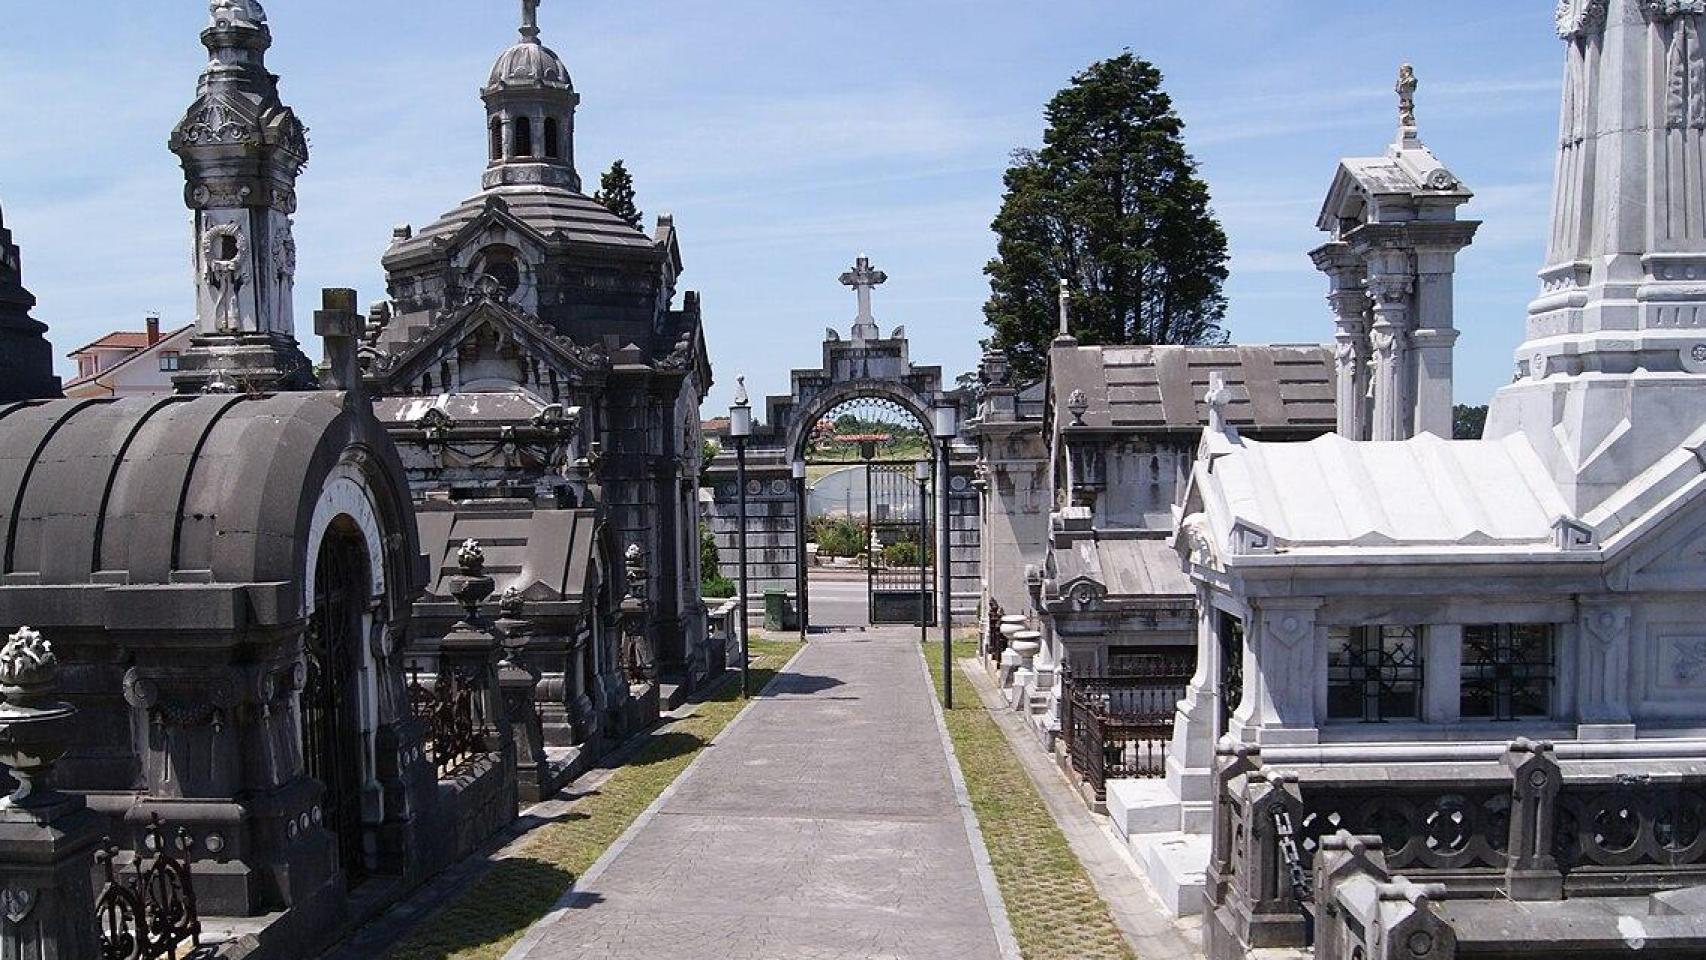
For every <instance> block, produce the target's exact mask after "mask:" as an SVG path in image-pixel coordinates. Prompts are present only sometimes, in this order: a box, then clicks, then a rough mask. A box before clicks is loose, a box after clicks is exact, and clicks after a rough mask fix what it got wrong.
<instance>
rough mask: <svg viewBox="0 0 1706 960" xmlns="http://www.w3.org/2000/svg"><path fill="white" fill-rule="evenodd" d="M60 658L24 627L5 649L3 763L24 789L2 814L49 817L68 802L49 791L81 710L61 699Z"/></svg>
mask: <svg viewBox="0 0 1706 960" xmlns="http://www.w3.org/2000/svg"><path fill="white" fill-rule="evenodd" d="M58 686H59V658H58V657H57V656H55V655H54V652H53V646H52V644H50V643H48V642H47V640H45V639H43V637H42V635H41V634H39V633H37V632H36V631H34V630H31V629H30V628H29V627H24V628H23V629H21V630H19V631H18V632H17V633H14V634H12V636H11V637H10V638H9V639H8V640H7V642H6V645H5V647H4V648H0V698H4V700H5V703H3V704H0V763H3V764H5V765H6V766H7V767H9V768H11V771H12V776H13V777H14V778H15V779H16V780H17V781H18V787H17V789H16V790H14V791H13V792H12V795H11V796H9V797H6V798H5V799H4V800H0V809H6V810H20V811H25V812H30V811H46V810H48V809H49V808H52V807H56V806H57V805H59V804H60V802H62V801H63V800H64V799H65V798H64V797H63V796H61V795H60V794H59V793H58V792H57V791H55V790H54V789H53V788H52V787H51V786H50V785H49V777H50V775H51V774H52V773H53V766H54V764H56V763H58V762H59V760H60V758H62V757H64V756H65V750H66V742H67V737H68V734H69V732H70V726H71V723H72V718H73V717H74V716H75V715H76V713H77V710H76V708H75V707H73V706H71V705H70V704H68V703H65V702H64V701H61V700H59V699H58V698H57V697H56V696H55V694H56V693H57V692H58Z"/></svg>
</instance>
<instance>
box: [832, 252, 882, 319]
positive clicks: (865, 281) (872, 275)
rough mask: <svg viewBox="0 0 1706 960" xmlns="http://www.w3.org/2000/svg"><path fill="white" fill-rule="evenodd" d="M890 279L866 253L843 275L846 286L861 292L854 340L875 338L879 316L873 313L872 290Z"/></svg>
mask: <svg viewBox="0 0 1706 960" xmlns="http://www.w3.org/2000/svg"><path fill="white" fill-rule="evenodd" d="M888 281H889V275H888V274H886V273H884V272H882V271H881V270H877V269H874V268H873V267H872V266H871V258H870V257H867V256H865V255H864V254H860V255H859V259H858V260H856V261H854V263H853V269H851V270H849V271H847V272H846V273H844V274H842V275H841V282H842V284H843V285H844V286H849V287H852V288H853V290H854V291H855V292H856V293H858V294H859V315H858V316H857V317H855V318H854V319H853V339H854V340H861V339H867V340H874V339H876V337H877V335H878V332H877V318H876V317H874V316H872V315H871V291H873V290H875V289H876V288H877V287H880V286H882V285H883V284H885V283H887V282H888Z"/></svg>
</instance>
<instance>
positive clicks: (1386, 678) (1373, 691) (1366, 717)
mask: <svg viewBox="0 0 1706 960" xmlns="http://www.w3.org/2000/svg"><path fill="white" fill-rule="evenodd" d="M1421 639H1422V632H1421V629H1420V628H1419V627H1407V626H1393V625H1384V626H1374V627H1339V628H1334V629H1332V630H1330V631H1328V643H1329V647H1328V654H1327V716H1328V718H1329V719H1332V720H1360V721H1362V722H1363V723H1384V722H1386V721H1388V720H1417V719H1420V717H1421V707H1422V643H1421Z"/></svg>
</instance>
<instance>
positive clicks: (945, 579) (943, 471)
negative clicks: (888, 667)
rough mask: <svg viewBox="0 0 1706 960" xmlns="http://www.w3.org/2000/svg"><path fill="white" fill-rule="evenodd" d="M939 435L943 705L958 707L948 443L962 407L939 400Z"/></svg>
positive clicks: (935, 423) (935, 425)
mask: <svg viewBox="0 0 1706 960" xmlns="http://www.w3.org/2000/svg"><path fill="white" fill-rule="evenodd" d="M930 419H931V424H930V425H931V427H932V431H931V432H932V433H934V434H935V435H936V569H937V570H938V571H940V576H939V578H938V580H939V582H940V587H939V588H938V590H939V592H940V594H941V599H940V602H939V604H938V609H939V610H940V611H941V613H940V616H941V618H942V705H943V707H945V708H946V709H949V710H952V709H954V652H953V646H954V644H953V633H954V623H953V619H954V618H953V606H952V604H953V592H954V590H953V584H954V570H953V564H952V562H950V560H949V558H948V523H949V514H948V444H950V443H952V442H953V440H954V436H955V435H956V434H958V433H959V432H960V424H959V419H960V411H959V408H958V407H956V406H954V405H953V404H952V403H945V402H944V403H938V404H937V405H936V409H935V410H934V411H932V415H931V418H930Z"/></svg>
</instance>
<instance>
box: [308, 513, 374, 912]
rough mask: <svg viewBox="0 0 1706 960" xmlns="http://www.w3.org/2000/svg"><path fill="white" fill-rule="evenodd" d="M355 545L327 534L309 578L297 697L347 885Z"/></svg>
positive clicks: (358, 762) (357, 755)
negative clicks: (304, 678) (302, 680)
mask: <svg viewBox="0 0 1706 960" xmlns="http://www.w3.org/2000/svg"><path fill="white" fill-rule="evenodd" d="M366 565H367V555H366V550H365V548H364V547H363V546H362V544H361V542H360V541H359V540H357V539H355V538H354V537H353V536H350V535H347V534H342V533H339V532H337V531H332V532H329V533H328V534H327V535H326V540H325V542H324V545H323V546H322V547H321V549H320V558H319V564H318V565H317V566H316V567H315V572H314V613H313V616H312V617H311V618H310V619H309V625H308V635H307V651H306V653H307V659H308V682H307V684H306V685H305V686H304V688H303V690H302V761H303V767H304V769H305V771H306V773H307V774H308V776H310V777H313V778H314V779H315V780H318V781H319V782H320V784H321V785H322V786H324V787H325V790H326V793H325V797H324V799H323V800H322V801H321V808H322V809H323V810H324V812H325V824H326V826H327V827H328V828H329V829H330V830H331V831H332V832H333V834H334V835H336V837H337V841H338V863H339V866H340V867H342V869H343V870H344V872H345V875H346V877H347V878H348V880H349V882H350V884H351V885H352V886H353V885H354V884H355V883H356V882H358V881H359V880H361V879H362V878H363V876H364V869H365V858H364V857H363V854H362V838H361V831H362V823H361V784H362V741H361V715H360V702H359V699H358V697H359V690H358V689H357V684H358V677H359V675H360V674H359V670H358V667H357V659H356V658H357V656H358V654H359V652H360V650H361V628H362V619H363V613H364V612H365V608H366V605H367V601H368V596H367V593H368V591H367V586H366V585H367V583H368V578H367V571H366Z"/></svg>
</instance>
